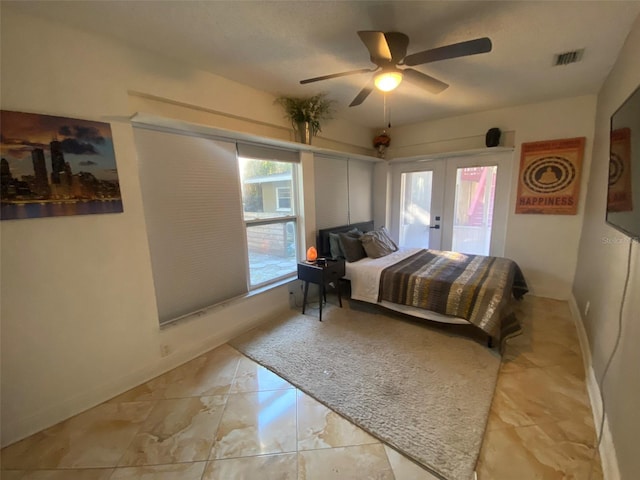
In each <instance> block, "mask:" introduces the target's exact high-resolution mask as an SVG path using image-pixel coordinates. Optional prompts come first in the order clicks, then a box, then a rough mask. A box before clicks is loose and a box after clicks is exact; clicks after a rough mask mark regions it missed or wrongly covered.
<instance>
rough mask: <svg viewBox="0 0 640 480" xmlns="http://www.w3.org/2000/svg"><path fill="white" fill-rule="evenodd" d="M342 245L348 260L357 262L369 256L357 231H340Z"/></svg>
mask: <svg viewBox="0 0 640 480" xmlns="http://www.w3.org/2000/svg"><path fill="white" fill-rule="evenodd" d="M338 236H339V238H340V247H342V252H343V253H344V258H345V259H346V260H347V262H357V261H358V260H360V259H362V258H364V257H366V256H367V253H366V252H365V251H364V248H363V247H362V242H360V235H358V234H357V233H339V234H338Z"/></svg>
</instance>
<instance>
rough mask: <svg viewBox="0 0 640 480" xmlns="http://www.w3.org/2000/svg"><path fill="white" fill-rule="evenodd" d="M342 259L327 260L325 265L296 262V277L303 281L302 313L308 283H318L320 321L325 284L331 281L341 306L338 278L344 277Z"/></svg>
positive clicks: (305, 302) (305, 304)
mask: <svg viewBox="0 0 640 480" xmlns="http://www.w3.org/2000/svg"><path fill="white" fill-rule="evenodd" d="M344 274H345V269H344V260H328V259H327V264H326V266H320V265H316V264H315V263H307V262H301V263H298V278H299V279H300V280H303V281H304V300H303V302H302V313H303V314H304V310H305V307H306V306H307V293H308V292H309V283H315V284H316V285H318V299H319V303H320V321H322V300H323V298H325V296H326V295H325V290H324V289H325V286H326V285H327V284H329V283H332V282H333V284H334V285H335V286H336V289H337V290H338V302H339V303H340V308H342V295H341V293H340V279H341V278H342V277H344Z"/></svg>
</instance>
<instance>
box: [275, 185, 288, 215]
mask: <svg viewBox="0 0 640 480" xmlns="http://www.w3.org/2000/svg"><path fill="white" fill-rule="evenodd" d="M276 204H277V207H276V208H277V209H278V211H283V210H284V211H288V212H290V211H291V187H276Z"/></svg>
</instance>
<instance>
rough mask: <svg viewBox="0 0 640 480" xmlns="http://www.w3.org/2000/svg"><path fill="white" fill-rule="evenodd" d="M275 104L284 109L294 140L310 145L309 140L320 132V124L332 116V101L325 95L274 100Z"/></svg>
mask: <svg viewBox="0 0 640 480" xmlns="http://www.w3.org/2000/svg"><path fill="white" fill-rule="evenodd" d="M276 103H278V104H279V105H281V106H282V108H284V111H285V113H286V116H287V118H289V120H291V125H292V126H293V130H294V131H295V133H296V140H297V141H298V142H301V143H306V144H309V145H310V144H311V138H312V137H314V136H315V135H317V134H318V132H320V131H321V128H320V124H321V122H322V121H323V120H328V119H330V118H331V116H332V114H333V104H334V101H333V100H329V99H328V98H327V94H326V93H319V94H317V95H313V96H312V97H287V96H281V97H278V98H276Z"/></svg>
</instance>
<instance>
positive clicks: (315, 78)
mask: <svg viewBox="0 0 640 480" xmlns="http://www.w3.org/2000/svg"><path fill="white" fill-rule="evenodd" d="M374 70H375V68H373V69H372V68H361V69H359V70H351V71H349V72H341V73H332V74H331V75H323V76H321V77H314V78H307V79H306V80H300V83H301V84H303V85H304V84H305V83H312V82H319V81H320V80H329V79H330V78H338V77H346V76H347V75H355V74H356V73H367V72H373V71H374Z"/></svg>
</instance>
